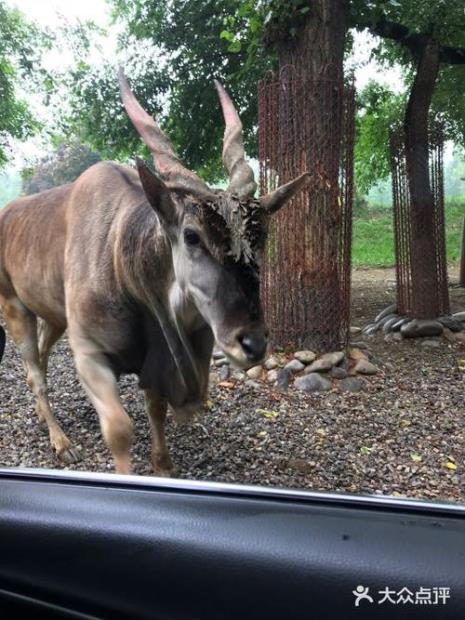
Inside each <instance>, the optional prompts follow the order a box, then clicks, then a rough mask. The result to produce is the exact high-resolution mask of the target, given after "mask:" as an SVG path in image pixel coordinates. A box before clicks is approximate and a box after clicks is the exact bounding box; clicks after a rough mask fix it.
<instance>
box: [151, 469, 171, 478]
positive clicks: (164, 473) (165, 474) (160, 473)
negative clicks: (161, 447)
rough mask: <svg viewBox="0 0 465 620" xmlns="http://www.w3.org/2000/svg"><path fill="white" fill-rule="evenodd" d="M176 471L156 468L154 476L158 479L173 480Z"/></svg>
mask: <svg viewBox="0 0 465 620" xmlns="http://www.w3.org/2000/svg"><path fill="white" fill-rule="evenodd" d="M174 473H175V472H174V469H173V468H171V469H163V468H161V467H154V468H153V475H154V476H157V477H158V478H173V476H174Z"/></svg>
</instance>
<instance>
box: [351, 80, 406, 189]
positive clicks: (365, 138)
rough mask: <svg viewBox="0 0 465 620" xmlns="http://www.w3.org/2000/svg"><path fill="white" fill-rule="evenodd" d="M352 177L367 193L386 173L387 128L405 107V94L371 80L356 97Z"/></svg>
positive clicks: (387, 158)
mask: <svg viewBox="0 0 465 620" xmlns="http://www.w3.org/2000/svg"><path fill="white" fill-rule="evenodd" d="M357 108H358V114H357V118H356V134H357V140H356V143H355V179H356V187H357V191H358V192H360V193H362V194H366V193H367V192H368V191H369V190H370V188H371V187H372V186H373V185H374V184H375V183H376V182H379V181H382V180H385V179H387V178H388V177H389V173H390V168H389V157H388V148H387V145H388V144H389V129H390V127H391V126H392V125H393V124H395V123H398V122H399V121H400V120H401V118H402V114H403V111H404V108H405V96H404V95H396V94H395V93H393V92H392V91H391V90H389V89H388V88H387V87H385V86H383V85H381V84H378V83H376V82H373V81H370V82H369V83H368V85H367V86H366V87H365V88H364V89H363V91H362V92H361V93H360V94H359V95H358V97H357Z"/></svg>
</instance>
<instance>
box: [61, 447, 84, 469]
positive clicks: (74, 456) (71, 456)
mask: <svg viewBox="0 0 465 620" xmlns="http://www.w3.org/2000/svg"><path fill="white" fill-rule="evenodd" d="M57 456H58V458H59V459H60V461H62V462H63V463H66V465H71V463H76V462H77V461H79V460H80V458H81V456H80V454H79V450H77V449H76V448H64V449H63V450H61V451H60V452H58V453H57Z"/></svg>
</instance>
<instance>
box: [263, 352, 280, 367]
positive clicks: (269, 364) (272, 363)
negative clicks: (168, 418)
mask: <svg viewBox="0 0 465 620" xmlns="http://www.w3.org/2000/svg"><path fill="white" fill-rule="evenodd" d="M278 365H279V362H278V360H277V359H276V358H275V356H274V355H272V356H271V357H269V358H268V359H267V360H266V362H265V363H264V366H265V368H266V369H267V370H273V369H274V368H277V366H278Z"/></svg>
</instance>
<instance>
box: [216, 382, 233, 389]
mask: <svg viewBox="0 0 465 620" xmlns="http://www.w3.org/2000/svg"><path fill="white" fill-rule="evenodd" d="M218 387H224V388H228V389H229V390H231V389H232V388H233V387H235V386H234V383H231V382H230V381H220V382H219V383H218Z"/></svg>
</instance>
